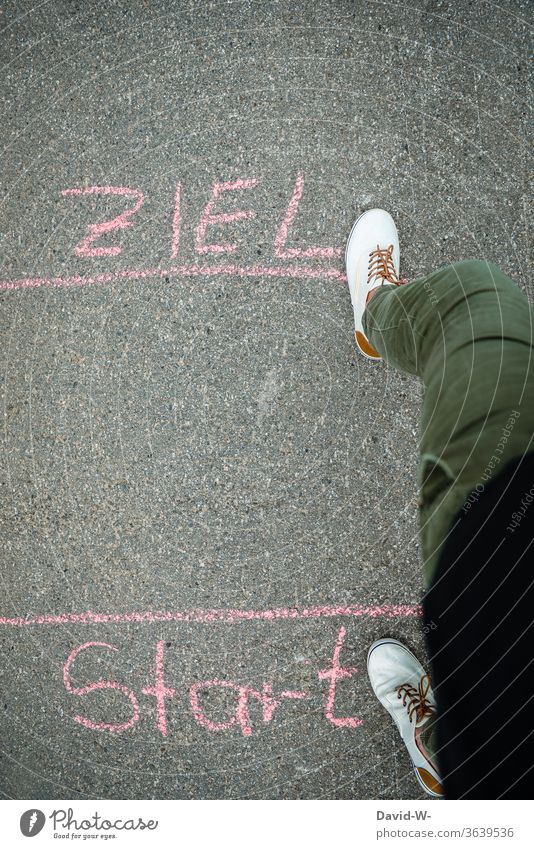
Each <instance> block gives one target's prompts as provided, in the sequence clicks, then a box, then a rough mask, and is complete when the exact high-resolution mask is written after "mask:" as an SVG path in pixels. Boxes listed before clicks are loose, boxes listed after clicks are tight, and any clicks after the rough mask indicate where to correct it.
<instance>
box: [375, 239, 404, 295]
mask: <svg viewBox="0 0 534 849" xmlns="http://www.w3.org/2000/svg"><path fill="white" fill-rule="evenodd" d="M392 254H393V245H390V246H389V248H384V249H383V250H381V249H380V247H379V246H378V245H377V246H376V250H375V251H371V253H370V254H369V264H368V266H367V268H368V274H367V282H368V283H369V284H370V283H371V281H372V280H373V278H375V279H376V278H378V277H381V278H382V279H383V280H385V281H387V282H388V283H394V284H395V286H402V284H403V283H407V282H408V280H407V279H406V278H402V279H400V278H399V277H397V273H396V271H395V266H394V265H393V259H392ZM379 285H380V283H377V286H379Z"/></svg>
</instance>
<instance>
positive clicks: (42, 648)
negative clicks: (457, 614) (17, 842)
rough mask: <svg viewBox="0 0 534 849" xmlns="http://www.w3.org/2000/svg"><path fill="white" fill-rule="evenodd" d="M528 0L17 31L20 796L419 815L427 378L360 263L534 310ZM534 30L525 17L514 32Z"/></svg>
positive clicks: (82, 20)
mask: <svg viewBox="0 0 534 849" xmlns="http://www.w3.org/2000/svg"><path fill="white" fill-rule="evenodd" d="M531 11H532V7H531V6H530V4H529V3H528V2H520V0H513V2H510V0H502V2H500V3H499V4H498V5H497V4H495V3H492V2H489V0H482V2H478V3H471V2H467V0H454V2H446V1H445V0H443V2H442V1H441V0H429V2H425V0H413V3H405V2H402V3H386V2H382V0H376V2H361V0H357V2H348V0H314V2H302V0H297V2H287V0H284V2H282V0H281V2H275V0H268V2H267V1H266V2H263V0H258V2H251V0H243V1H241V0H237V2H206V3H202V4H201V3H187V2H170V0H165V2H163V0H154V2H142V0H128V2H126V0H120V1H119V2H116V0H115V1H114V0H112V2H107V3H105V4H103V3H97V2H94V0H89V2H71V0H69V2H67V1H66V0H50V2H47V3H46V2H45V3H42V4H40V5H34V4H33V3H32V2H26V0H16V1H15V2H13V0H12V2H6V3H3V4H2V9H1V10H0V66H1V68H2V74H1V76H0V99H1V114H2V122H1V125H0V142H1V150H2V153H1V156H0V183H1V186H2V197H1V203H0V261H1V264H2V267H1V271H0V300H1V310H0V322H1V324H0V334H1V348H0V351H1V364H0V375H1V399H0V400H1V407H2V430H1V440H2V449H3V454H2V461H1V464H0V475H1V485H2V490H1V492H2V517H1V526H0V534H1V540H2V551H3V554H2V566H1V589H2V593H1V599H2V601H1V608H0V616H1V617H2V618H1V620H0V646H1V651H2V663H1V664H0V694H1V701H0V706H1V725H0V749H1V754H0V773H1V777H0V792H1V794H2V796H3V797H5V798H20V799H29V798H36V799H37V798H50V799H54V798H72V799H76V798H80V799H83V798H100V799H102V798H118V799H120V798H122V799H127V798H161V799H172V798H262V799H264V798H268V799H270V798H276V799H278V798H283V799H294V798H326V799H332V798H335V799H346V798H360V799H365V798H381V799H392V798H415V799H418V798H422V792H421V789H420V787H419V785H418V784H417V782H416V780H415V778H414V776H413V772H412V770H411V766H410V761H409V758H408V756H407V754H406V752H405V750H404V748H403V745H402V743H401V741H400V738H399V736H398V734H397V732H396V730H395V729H394V727H393V725H392V723H391V721H390V719H389V716H388V715H387V714H386V713H385V712H384V711H383V709H382V708H381V706H380V705H379V704H378V702H376V700H375V699H374V696H373V694H372V692H371V690H370V687H369V684H368V680H367V677H366V672H365V662H366V652H367V648H368V646H369V644H370V643H371V642H372V641H373V640H374V639H376V638H378V637H382V636H385V635H391V636H394V637H396V638H398V639H401V640H403V641H405V642H406V643H407V644H408V645H409V646H410V647H411V648H412V650H414V651H415V652H416V653H417V654H418V655H419V656H420V658H421V659H422V660H423V661H424V658H425V648H424V634H423V632H422V623H421V619H420V617H419V616H418V615H417V605H418V603H419V601H420V599H421V594H422V574H421V566H420V560H419V557H420V555H419V550H418V541H417V498H418V493H417V445H418V416H419V407H420V401H421V397H422V387H421V385H420V384H419V382H418V381H417V380H416V379H414V378H412V377H411V376H408V375H404V374H401V373H399V372H396V371H394V370H393V369H392V368H388V367H387V365H385V364H384V363H379V364H376V363H371V362H368V361H366V360H365V359H363V358H362V357H361V356H360V355H359V354H358V353H357V351H356V349H355V345H354V340H353V334H352V331H353V327H352V323H351V322H352V314H351V308H350V301H349V297H348V292H347V288H346V283H345V282H344V279H343V275H344V266H343V256H342V250H343V246H344V242H345V239H346V236H347V233H348V231H349V230H350V226H351V224H352V222H353V220H354V219H355V217H356V216H357V215H358V214H359V213H360V212H361V211H362V210H364V209H366V208H369V207H373V206H383V207H385V208H387V209H388V210H390V211H391V213H392V214H393V215H394V217H395V218H396V221H397V225H398V229H399V232H400V238H401V262H402V268H401V272H402V274H403V276H407V277H416V276H420V275H422V274H424V273H426V272H429V271H431V270H433V269H434V268H436V267H438V266H439V265H442V264H445V263H448V262H451V261H455V260H461V259H466V258H474V257H478V258H485V259H488V260H491V261H493V262H495V263H497V264H498V265H499V266H500V267H501V268H502V269H503V270H504V271H505V272H506V273H508V274H510V275H511V276H512V277H513V279H514V280H516V281H517V283H518V284H519V285H520V286H521V287H523V288H524V289H525V290H526V291H529V293H530V294H531V295H532V294H533V292H532V288H529V286H531V284H529V282H528V279H527V273H528V266H529V249H530V247H531V241H530V237H529V212H530V208H529V185H528V176H529V146H528V133H529V124H528V119H529V116H530V115H531V109H532V101H531V99H530V96H529V79H528V69H527V56H528V50H529V37H530V33H531V24H532V21H531ZM529 18H530V20H529Z"/></svg>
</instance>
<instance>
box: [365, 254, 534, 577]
mask: <svg viewBox="0 0 534 849" xmlns="http://www.w3.org/2000/svg"><path fill="white" fill-rule="evenodd" d="M533 318H534V313H533V311H532V309H531V307H530V305H529V302H528V300H527V298H526V296H525V295H524V294H523V293H522V292H521V290H520V289H519V288H518V287H517V285H516V284H515V283H513V281H512V280H510V279H509V278H508V277H506V276H505V275H504V274H502V272H501V271H499V269H498V268H497V267H496V266H495V265H493V264H492V263H489V262H484V261H479V260H468V261H466V262H459V263H454V264H453V265H448V266H445V267H444V268H440V269H438V270H437V271H434V272H433V273H432V274H429V275H428V276H427V277H423V278H421V279H417V280H415V281H413V282H411V283H409V284H407V285H403V286H390V285H384V286H383V287H382V288H381V289H379V290H378V292H376V293H375V295H374V296H373V297H372V298H371V300H370V301H369V304H368V306H367V309H366V310H365V313H364V316H363V326H364V329H365V332H366V334H367V337H368V339H369V341H370V342H371V344H372V345H373V346H374V347H375V348H376V350H377V351H378V352H379V353H380V355H381V356H382V357H383V359H384V360H386V361H387V363H388V364H391V365H392V366H395V367H396V368H399V369H401V370H402V371H406V372H409V373H410V374H414V375H417V376H418V377H420V378H421V380H422V381H423V383H424V387H425V391H424V399H423V409H422V416H421V421H420V432H419V446H420V464H419V487H420V502H419V507H420V514H419V519H420V537H421V548H422V555H423V569H424V579H425V583H426V585H427V587H428V586H430V584H431V582H432V576H433V573H434V570H435V567H436V565H437V561H438V558H439V554H440V550H441V547H442V545H443V542H444V541H445V539H446V538H447V535H448V534H449V533H450V532H451V530H452V528H453V527H454V524H455V522H454V519H455V517H456V516H457V514H458V513H459V511H460V510H469V509H470V507H471V505H472V504H473V502H474V500H476V499H477V498H480V496H481V495H482V493H483V492H484V488H485V485H486V484H487V483H488V481H490V480H491V479H492V478H493V477H494V476H495V475H497V474H498V473H499V472H500V471H501V470H504V468H505V466H506V464H507V463H508V462H509V461H510V460H512V459H514V458H515V457H517V456H519V455H522V454H524V453H525V452H526V451H529V450H533V449H534V435H533V433H532V415H531V414H530V415H529V414H528V411H529V410H530V411H532V407H533V405H534V351H533V338H534V321H533Z"/></svg>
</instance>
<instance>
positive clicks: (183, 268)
mask: <svg viewBox="0 0 534 849" xmlns="http://www.w3.org/2000/svg"><path fill="white" fill-rule="evenodd" d="M259 182H260V181H259V179H256V178H251V179H239V180H232V181H228V182H223V183H214V184H213V186H212V188H211V195H210V198H209V200H208V203H207V205H206V206H205V208H204V210H203V212H202V215H201V218H200V221H199V223H198V225H197V227H196V228H195V229H194V234H195V235H194V248H195V251H196V252H197V253H200V254H203V255H205V254H218V255H221V254H229V253H234V252H235V251H236V249H237V244H236V243H227V244H216V243H213V244H212V243H207V242H206V231H207V229H208V227H209V226H213V225H221V224H229V223H231V222H237V221H242V220H246V219H250V218H254V217H256V212H254V211H253V210H251V209H249V210H236V211H234V212H226V213H218V214H217V213H215V212H214V208H215V205H216V203H217V202H218V201H219V199H220V197H221V195H222V194H223V193H224V192H230V191H237V190H244V189H251V188H254V187H255V186H256V185H258V183H259ZM182 188H183V186H182V183H181V182H178V183H177V184H176V188H175V194H174V209H173V216H172V222H171V259H172V260H175V259H176V258H177V257H178V255H179V253H180V251H181V250H182V237H181V234H182V229H183V226H182V225H183V220H182V218H183V216H182V194H183V192H182ZM303 190H304V175H303V174H302V172H299V173H298V174H297V177H296V181H295V185H294V189H293V194H292V197H291V199H290V201H289V205H288V207H287V209H286V211H285V213H284V215H283V218H282V221H281V223H280V225H279V227H278V229H277V231H276V235H275V238H274V257H275V260H276V261H275V262H274V264H272V263H270V262H267V263H266V264H264V265H248V264H238V263H236V264H228V263H222V264H219V265H199V264H197V263H190V264H187V263H182V264H180V265H171V266H170V267H167V268H159V267H158V268H137V267H135V268H128V269H115V270H113V269H110V270H109V271H107V272H103V273H98V274H91V273H89V272H87V273H84V274H78V273H72V274H65V275H57V276H54V275H49V276H36V277H21V278H19V279H15V280H0V290H1V291H6V292H14V291H18V290H20V289H38V288H40V287H42V286H45V287H51V288H67V287H70V286H94V285H105V284H110V283H118V282H121V281H126V282H127V281H133V280H150V279H153V280H158V279H162V278H168V279H169V280H170V279H171V278H173V279H179V280H180V282H181V283H182V284H183V283H185V281H186V280H194V279H195V278H198V277H205V278H210V277H213V278H217V277H234V278H235V279H236V280H237V279H243V278H263V277H270V278H278V279H292V280H296V279H311V280H319V279H322V280H334V281H339V282H342V283H346V277H345V274H344V273H343V271H342V270H341V269H340V268H339V267H337V265H333V266H331V267H328V266H324V265H319V266H315V265H313V263H312V264H309V263H308V264H307V265H300V264H299V265H295V264H292V265H287V264H286V262H283V263H280V262H279V260H284V261H287V260H288V259H289V260H291V259H295V260H302V259H306V258H308V259H311V260H314V259H315V260H325V259H337V258H339V257H340V256H341V254H342V250H341V248H333V247H309V248H304V249H300V248H291V247H287V241H288V238H289V231H290V229H291V227H292V226H293V223H294V221H295V218H296V215H297V211H298V207H299V203H300V200H301V198H302V194H303ZM61 194H62V196H64V197H84V196H90V195H93V196H96V195H101V196H103V197H106V196H108V197H109V196H112V195H120V196H123V197H127V198H128V197H129V198H131V199H132V200H134V201H135V202H134V203H133V205H132V206H131V207H130V208H128V209H126V210H124V212H122V213H120V214H119V215H117V216H116V217H115V218H112V219H111V220H108V221H103V222H101V223H98V224H89V225H88V226H87V235H86V236H85V237H84V238H83V239H82V240H81V241H80V242H79V243H78V244H77V245H76V246H75V248H74V254H75V256H77V257H81V258H84V259H85V260H87V259H91V258H96V257H108V258H109V259H110V260H111V259H112V258H113V257H116V256H118V255H120V254H122V253H123V248H122V246H120V245H118V244H117V245H98V244H95V243H96V242H97V240H98V239H99V238H100V237H102V236H104V235H106V234H108V233H111V232H113V231H114V230H124V229H126V228H128V227H131V225H132V223H133V222H132V218H133V216H134V215H135V213H136V212H138V211H139V209H140V208H141V205H142V204H143V202H144V198H145V196H144V194H143V192H142V191H140V190H139V189H133V188H129V187H127V186H87V187H82V188H69V189H64V190H63V191H62V192H61ZM254 252H255V251H254Z"/></svg>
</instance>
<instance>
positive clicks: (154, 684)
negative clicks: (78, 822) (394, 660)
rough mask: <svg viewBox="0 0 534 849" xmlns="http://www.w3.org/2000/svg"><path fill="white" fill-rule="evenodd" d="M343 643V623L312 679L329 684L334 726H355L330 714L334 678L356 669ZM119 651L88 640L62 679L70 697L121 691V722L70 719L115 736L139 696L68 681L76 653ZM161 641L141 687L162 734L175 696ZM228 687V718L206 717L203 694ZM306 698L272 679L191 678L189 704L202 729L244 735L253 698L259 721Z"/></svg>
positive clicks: (103, 684) (103, 683) (134, 715)
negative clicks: (346, 662)
mask: <svg viewBox="0 0 534 849" xmlns="http://www.w3.org/2000/svg"><path fill="white" fill-rule="evenodd" d="M344 641H345V627H344V626H341V627H340V629H339V632H338V635H337V639H336V644H335V647H334V652H333V655H332V660H331V662H330V666H328V667H326V668H325V669H319V670H318V672H317V677H318V680H319V681H326V682H328V689H327V692H326V695H325V703H324V716H325V718H326V719H327V720H328V722H330V723H331V724H332V725H334V726H335V727H336V728H357V727H358V726H359V725H361V724H362V722H363V720H361V719H358V718H357V717H353V716H343V717H341V716H336V715H335V700H336V689H337V685H338V682H339V681H344V680H346V679H348V678H352V676H353V675H354V674H355V673H356V672H357V671H358V670H357V668H356V667H354V666H348V667H344V666H341V663H340V655H341V650H342V648H343V644H344ZM95 649H98V650H105V651H118V648H117V646H114V645H112V644H111V643H104V642H87V643H83V644H82V645H80V646H77V647H76V648H75V649H73V650H72V651H71V653H70V654H69V656H68V658H67V660H66V662H65V665H64V667H63V682H64V684H65V688H66V690H67V692H69V693H71V694H72V695H73V696H78V697H83V696H87V695H89V693H94V692H95V691H98V690H116V691H118V692H120V693H122V694H123V695H124V697H125V698H126V699H127V701H129V703H130V712H131V716H130V718H129V719H128V720H127V721H125V722H95V721H94V720H92V719H88V718H87V717H86V716H82V715H81V714H76V715H75V716H74V720H75V722H78V723H79V724H80V725H83V726H84V727H85V728H90V729H92V730H94V731H107V732H110V733H112V734H119V733H121V732H124V731H128V730H130V729H131V728H133V727H134V726H135V725H136V724H137V723H138V722H139V719H140V718H141V710H140V706H139V698H138V695H137V694H136V693H135V692H134V691H133V690H132V689H130V688H129V687H127V686H126V685H125V684H121V683H119V682H118V681H110V680H100V681H94V682H92V683H90V684H85V685H84V686H83V687H76V686H75V685H74V684H73V683H72V678H71V668H72V665H73V663H74V661H75V660H76V658H77V657H78V655H79V654H80V653H82V652H85V651H87V650H91V651H94V650H95ZM164 652H165V642H164V641H163V640H159V641H158V642H157V644H156V656H155V664H154V669H153V679H152V680H151V682H150V683H148V684H147V685H146V686H145V687H143V689H142V690H141V692H142V694H143V695H145V696H151V697H153V698H154V699H155V705H156V715H157V724H156V725H157V728H158V730H159V731H160V732H161V734H162V735H163V736H164V737H166V736H167V733H168V732H167V701H168V700H169V699H172V698H173V696H175V695H176V690H175V689H174V688H173V687H170V686H169V685H168V683H167V682H166V680H165V670H164V662H165V655H164ZM214 689H215V690H221V689H222V690H229V691H230V692H231V693H232V694H233V696H234V699H235V701H234V707H233V712H232V713H231V715H230V716H228V717H226V718H225V719H223V720H222V721H221V720H220V719H219V720H216V719H214V718H213V717H210V716H208V713H207V709H206V708H205V707H204V706H203V696H205V694H206V693H207V691H209V690H214ZM307 698H309V694H308V693H305V692H302V691H300V690H282V691H280V692H278V693H276V692H275V691H274V689H273V684H272V682H271V681H266V682H264V683H263V685H262V687H261V689H255V688H254V687H251V686H248V685H245V684H237V683H235V682H233V681H224V680H219V679H212V680H206V681H196V682H194V683H193V684H191V685H190V686H189V705H190V708H191V713H192V716H193V718H194V720H195V721H196V722H197V723H198V724H199V725H201V726H202V727H203V728H206V729H207V730H208V731H228V730H229V729H231V728H233V727H236V728H239V729H240V730H241V733H242V734H243V735H244V736H245V737H248V736H250V735H251V734H252V723H251V718H250V712H249V706H250V703H251V702H252V701H254V702H256V703H259V705H260V706H261V711H262V720H263V722H264V723H269V722H271V720H272V719H273V716H274V714H275V711H276V710H278V708H280V707H281V706H282V704H283V703H284V702H285V701H287V700H300V699H307Z"/></svg>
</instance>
